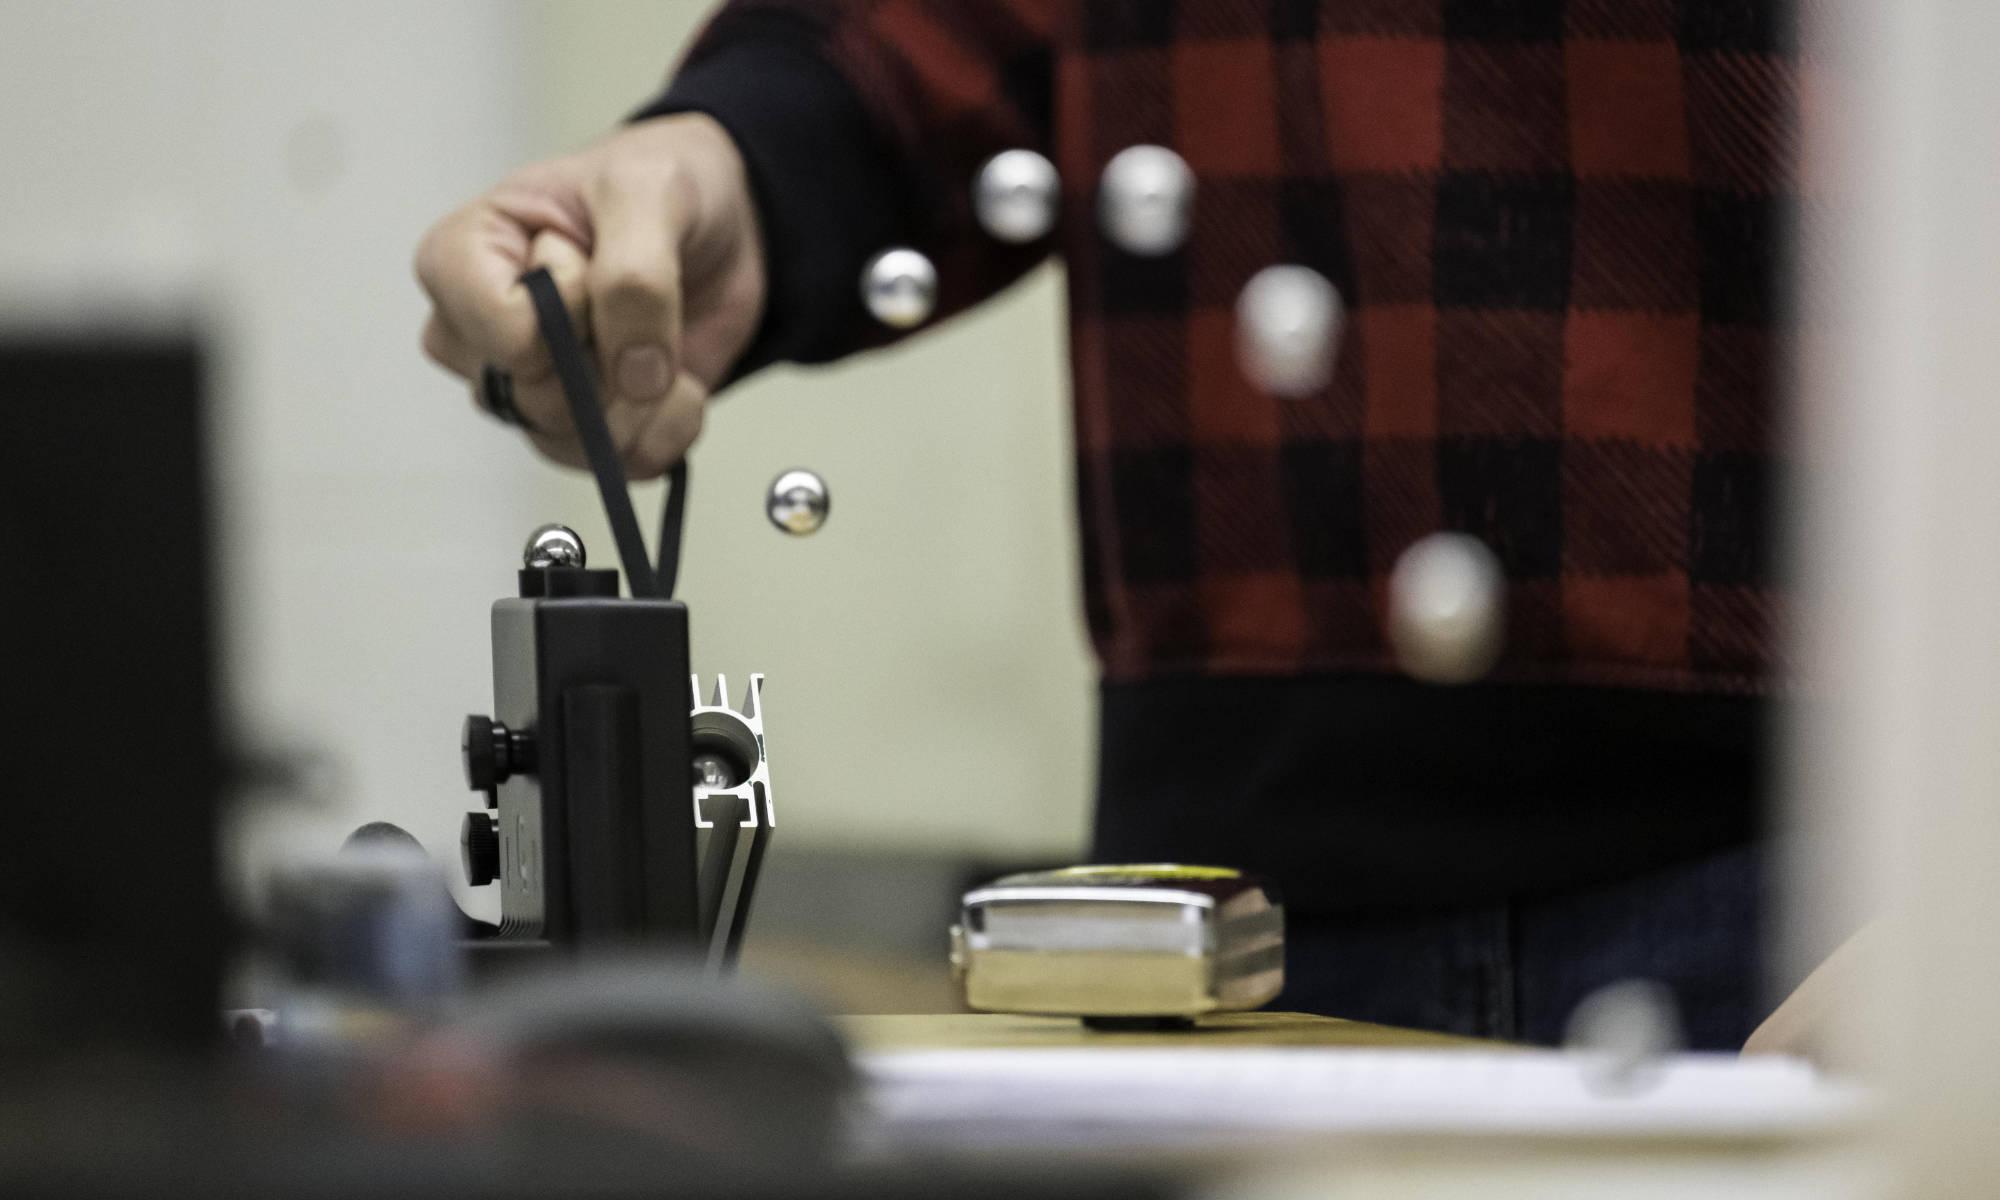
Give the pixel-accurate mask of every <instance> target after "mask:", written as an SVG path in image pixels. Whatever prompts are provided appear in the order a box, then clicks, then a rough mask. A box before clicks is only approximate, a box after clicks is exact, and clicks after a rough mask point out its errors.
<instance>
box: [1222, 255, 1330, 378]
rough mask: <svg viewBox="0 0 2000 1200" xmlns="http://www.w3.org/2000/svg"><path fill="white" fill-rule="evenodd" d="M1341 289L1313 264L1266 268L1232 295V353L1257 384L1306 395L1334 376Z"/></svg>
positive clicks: (1245, 372)
mask: <svg viewBox="0 0 2000 1200" xmlns="http://www.w3.org/2000/svg"><path fill="white" fill-rule="evenodd" d="M1343 316H1344V314H1343V312H1342V308H1341V303H1340V292H1339V291H1338V290H1337V289H1336V288H1335V287H1334V286H1333V284H1332V283H1330V282H1328V281H1327V278H1326V276H1324V275H1321V274H1320V273H1319V272H1318V271H1315V270H1313V269H1312V268H1311V267H1300V266H1289V265H1287V266H1275V267H1265V268H1264V269H1263V270H1261V271H1259V272H1257V273H1256V274H1255V275H1252V276H1251V277H1250V282H1249V283H1246V284H1244V285H1243V291H1242V292H1241V293H1240V294H1238V295H1237V297H1236V358H1237V362H1238V364H1239V365H1240V366H1241V367H1242V370H1243V374H1244V375H1245V376H1246V377H1248V378H1249V380H1250V381H1251V382H1252V383H1254V384H1256V385H1257V386H1258V387H1260V388H1263V389H1264V390H1265V391H1267V392H1274V393H1276V394H1277V395H1280V396H1309V395H1311V394H1312V393H1314V392H1316V391H1318V390H1319V389H1321V388H1323V387H1325V386H1326V385H1327V382H1328V381H1329V380H1331V379H1332V378H1333V364H1334V356H1335V352H1336V350H1337V349H1338V347H1339V344H1340V332H1341V326H1342V324H1343Z"/></svg>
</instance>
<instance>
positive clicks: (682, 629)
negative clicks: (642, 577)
mask: <svg viewBox="0 0 2000 1200" xmlns="http://www.w3.org/2000/svg"><path fill="white" fill-rule="evenodd" d="M520 579H521V589H520V590H521V594H520V595H519V596H517V597H511V598H508V599H503V600H500V601H497V602H496V603H495V604H494V605H493V615H492V620H493V715H492V716H491V717H490V718H488V717H485V716H472V717H468V718H467V719H466V724H465V736H464V747H463V748H464V757H465V766H466V779H467V782H468V783H469V784H470V785H471V786H472V787H473V789H474V790H476V791H482V792H484V793H485V794H486V800H487V804H486V810H485V811H483V812H480V811H475V812H472V813H468V814H467V816H466V824H465V833H464V859H465V869H466V875H467V882H469V883H471V884H473V885H475V886H477V885H481V884H485V883H490V882H497V883H499V884H500V888H501V918H500V923H499V926H498V928H497V929H496V930H495V931H494V933H495V940H497V941H499V942H503V943H514V944H517V945H518V944H520V943H524V942H526V943H536V942H540V943H546V944H549V945H554V946H560V947H577V948H584V947H591V946H603V945H614V944H621V945H630V944H634V943H651V944H657V943H662V942H665V943H683V944H684V945H685V946H686V948H688V949H691V950H692V949H695V948H696V947H697V946H698V945H699V944H700V942H701V941H702V930H701V929H700V922H699V914H698V904H697V884H696V875H695V827H694V822H693V819H692V816H691V813H692V809H693V788H692V783H691V780H692V765H691V763H692V753H691V746H690V742H691V735H690V726H689V719H688V683H689V677H690V671H689V664H688V613H687V606H686V605H685V604H682V603H681V602H680V601H678V600H666V599H648V598H634V599H625V598H621V597H620V596H619V595H618V582H619V581H618V573H617V572H616V571H609V570H594V569H587V568H584V567H581V566H563V565H550V566H545V567H537V566H529V567H527V568H525V569H523V570H522V571H521V575H520Z"/></svg>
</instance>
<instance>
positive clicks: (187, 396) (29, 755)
mask: <svg viewBox="0 0 2000 1200" xmlns="http://www.w3.org/2000/svg"><path fill="white" fill-rule="evenodd" d="M203 387H204V368H203V360H202V355H201V353H200V351H199V349H198V347H197V345H196V343H195V342H194V341H193V340H192V339H164V340H121V339H109V340H107V339H103V338H86V337H83V336H80V335H79V336H76V337H46V338H31V339H23V338H16V339H6V338H0V528H4V529H5V530H6V539H7V563H6V567H5V570H4V571H0V629H4V630H5V633H4V635H0V637H4V642H0V646H4V661H5V663H6V665H7V673H8V687H9V690H10V691H11V692H12V693H13V695H14V697H15V702H14V704H13V705H12V706H10V709H9V711H11V712H14V713H15V714H16V716H15V717H14V718H13V720H12V721H11V722H10V726H11V727H10V728H9V730H8V734H9V738H8V740H9V742H10V744H11V745H12V746H13V748H14V754H13V756H12V757H13V763H12V765H11V766H10V772H11V773H12V778H11V780H10V786H9V787H8V788H7V793H8V796H7V799H8V803H7V827H6V831H5V834H4V836H0V1052H4V1053H5V1054H6V1055H8V1056H9V1057H13V1058H19V1057H23V1056H28V1057H42V1056H46V1055H48V1054H51V1053H54V1052H57V1051H70V1050H75V1049H78V1048H81V1047H86V1046H88V1047H107V1046H117V1047H149V1048H154V1049H171V1050H190V1049H193V1048H196V1047H199V1046H201V1045H204V1044H206V1043H208V1042H211V1041H212V1040H213V1039H214V1036H215V1029H216V1021H215V1013H216V1006H217V981H218V980H219V978H220V977H221V967H222V959H223V929H224V925H223V921H222V913H221V905H220V903H219V900H218V897H217V887H216V864H215V849H214V846H215V834H216V822H215V814H216V800H217V792H218V790H219V786H220V783H221V769H220V753H219V739H218V736H217V722H216V710H217V695H216V686H215V680H214V675H213V671H212V665H213V660H214V649H213V630H212V627H211V624H210V620H211V618H210V603H209V601H210V579H209V569H208V568H209V535H208V529H209V521H208V512H207V491H208V488H207V481H206V478H205V471H204V455H203V438H202V433H203V422H204V419H205V418H204V403H203Z"/></svg>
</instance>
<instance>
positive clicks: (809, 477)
mask: <svg viewBox="0 0 2000 1200" xmlns="http://www.w3.org/2000/svg"><path fill="white" fill-rule="evenodd" d="M832 507H833V495H832V493H830V492H828V491H827V488H826V480H824V479H821V478H820V477H819V476H818V475H816V474H814V473H813V472H811V471H808V470H806V469H805V468H804V467H793V468H792V469H791V470H789V471H786V472H784V473H783V474H781V475H779V476H778V477H777V478H776V479H773V480H772V481H771V489H770V491H769V492H767V493H766V494H765V496H764V515H766V516H768V517H770V518H771V524H773V525H776V526H777V527H778V528H779V529H782V530H784V531H785V532H786V533H789V534H791V535H793V536H794V537H805V536H806V535H808V534H813V533H818V532H819V527H820V526H822V525H824V524H826V514H827V511H828V510H829V509H831V508H832Z"/></svg>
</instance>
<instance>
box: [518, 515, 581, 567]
mask: <svg viewBox="0 0 2000 1200" xmlns="http://www.w3.org/2000/svg"><path fill="white" fill-rule="evenodd" d="M583 564H584V553H583V539H582V538H580V537H578V536H576V530H574V529H571V528H570V527H569V526H567V525H544V526H542V527H541V528H540V529H537V530H535V532H533V533H531V534H529V535H528V545H527V547H526V548H525V549H523V550H522V551H521V565H522V566H524V567H532V568H535V569H537V570H546V569H547V568H549V567H581V566H582V565H583Z"/></svg>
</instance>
